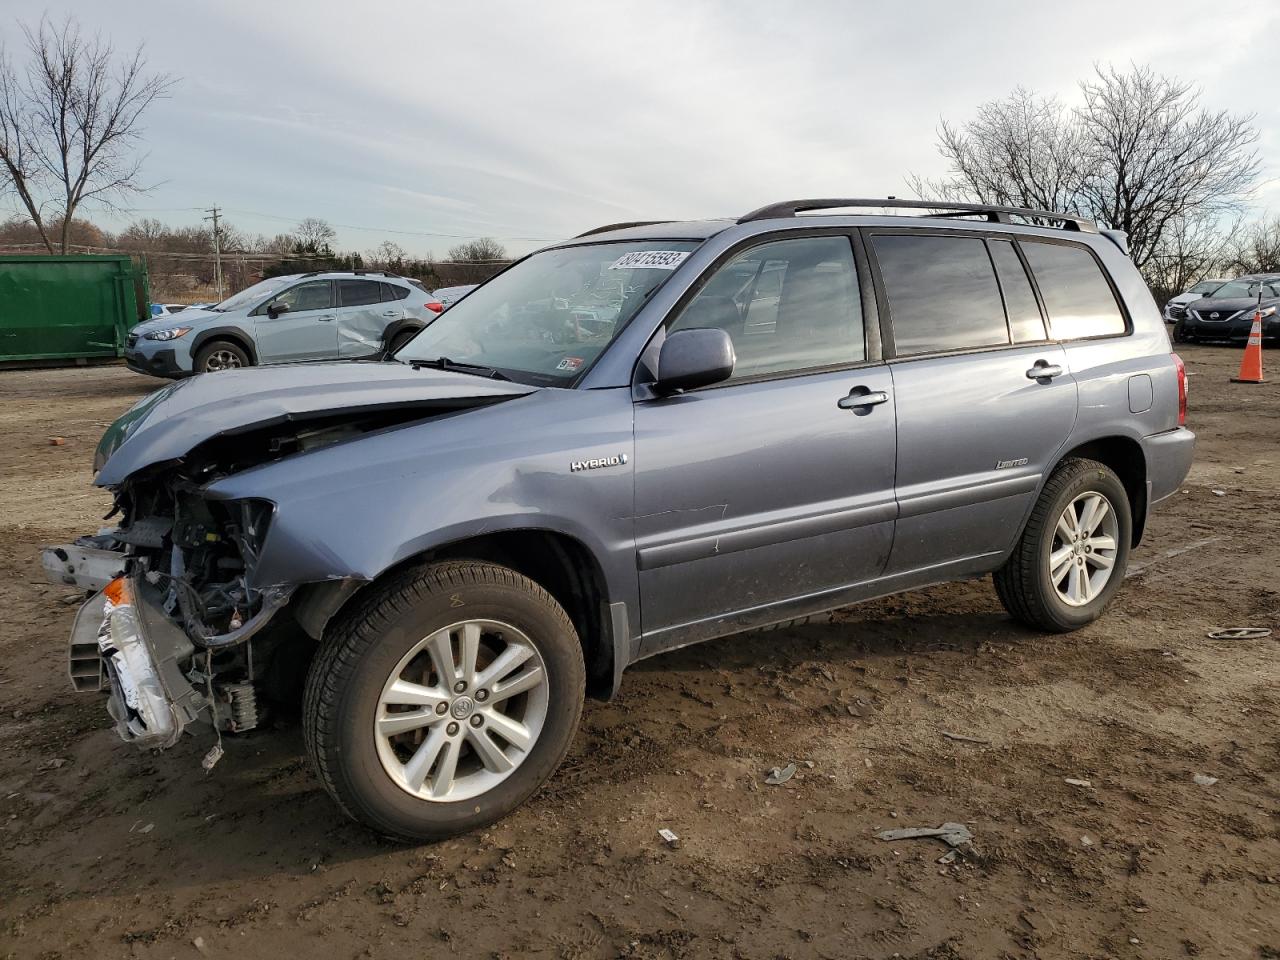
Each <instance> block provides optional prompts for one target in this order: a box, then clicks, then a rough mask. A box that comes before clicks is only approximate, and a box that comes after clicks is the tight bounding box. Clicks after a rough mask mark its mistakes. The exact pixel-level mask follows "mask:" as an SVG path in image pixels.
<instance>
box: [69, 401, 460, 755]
mask: <svg viewBox="0 0 1280 960" xmlns="http://www.w3.org/2000/svg"><path fill="white" fill-rule="evenodd" d="M440 412H441V410H440V407H439V405H435V406H433V408H432V409H431V410H430V412H429V413H425V414H424V410H423V409H422V408H421V407H415V406H405V405H400V406H397V407H394V408H387V409H381V410H375V411H368V412H365V413H364V414H363V415H360V416H356V415H353V414H352V413H349V412H344V413H340V414H329V415H324V416H318V417H312V418H309V419H306V420H302V421H297V420H282V421H280V422H277V423H273V424H269V425H265V426H263V425H259V426H256V427H254V428H253V429H251V430H247V431H243V432H238V433H232V434H222V435H219V436H216V437H213V438H210V439H209V440H207V441H205V442H204V443H202V444H199V445H198V446H196V447H194V448H193V449H192V450H191V451H190V453H189V454H188V455H187V456H185V457H183V458H182V459H181V460H180V461H176V462H170V463H166V464H159V465H156V466H155V467H152V468H149V469H147V470H144V471H140V472H139V473H138V474H136V475H134V476H131V477H129V478H128V479H127V480H126V481H125V482H123V483H122V484H120V485H119V486H118V487H117V488H116V489H115V490H114V494H115V508H114V509H113V511H112V512H111V514H109V515H108V518H107V519H113V518H116V517H118V518H119V523H118V526H116V527H114V528H107V529H103V530H102V531H100V532H99V533H98V534H97V535H96V536H92V537H83V538H81V539H80V540H78V541H76V543H75V544H69V545H66V546H63V547H56V548H51V549H50V550H48V551H46V554H45V567H46V569H47V570H48V571H49V573H50V576H51V577H60V578H61V581H62V582H65V583H68V584H75V585H77V586H80V587H82V588H85V589H98V588H100V587H101V586H102V585H103V582H104V581H107V580H109V581H110V582H109V583H107V586H106V591H105V592H106V593H107V594H108V595H112V596H116V597H117V600H116V601H115V602H114V603H112V602H108V603H107V604H106V607H105V610H104V611H103V612H102V627H101V628H100V629H98V630H97V634H96V636H94V635H93V634H92V629H94V628H95V627H96V624H88V625H86V626H85V627H83V628H82V629H81V630H80V631H78V632H79V634H80V635H79V636H78V637H74V636H73V639H72V648H71V671H72V681H73V684H74V685H75V686H76V687H77V689H81V690H89V689H103V688H110V690H111V692H112V696H113V703H112V708H111V712H112V714H113V716H115V717H116V719H117V727H118V729H119V730H120V733H121V736H122V737H124V738H125V739H129V740H138V741H139V742H142V743H147V744H149V745H154V746H168V745H170V744H171V743H172V742H174V741H175V740H176V737H177V736H178V735H179V734H180V733H181V729H182V727H183V726H185V725H186V723H187V722H190V720H192V719H195V718H196V717H197V715H201V717H200V718H201V719H205V720H211V721H212V722H214V723H215V725H216V726H217V727H218V728H219V729H220V730H227V731H232V732H243V731H246V730H250V729H253V728H254V727H255V726H257V725H258V724H259V722H260V721H261V720H262V718H263V715H264V707H263V705H262V704H261V703H260V702H259V697H258V694H259V692H260V691H261V689H262V688H263V686H264V681H265V680H267V679H269V678H270V677H271V675H272V674H275V675H277V678H278V675H280V674H281V670H280V665H279V664H277V663H275V662H274V661H275V660H276V659H277V654H278V653H280V652H281V651H282V650H288V651H289V652H290V653H296V654H298V656H299V657H305V656H306V655H308V654H309V652H310V647H311V644H310V643H307V642H306V641H307V638H306V636H305V634H304V633H303V632H302V631H301V629H300V628H299V627H298V625H297V623H296V622H295V621H294V620H293V618H292V617H277V616H276V614H277V613H279V612H280V611H281V609H282V608H283V607H284V606H285V605H286V604H287V603H288V601H289V599H290V596H291V595H292V593H293V590H294V587H295V586H296V585H288V584H260V583H257V582H256V581H255V579H254V571H255V568H256V566H257V562H258V558H259V554H260V551H261V548H262V544H263V541H264V539H265V537H266V535H267V532H268V530H269V528H270V524H271V518H272V513H273V510H274V505H273V504H272V503H270V502H269V501H266V500H254V499H247V500H217V499H213V498H210V497H207V496H206V495H205V488H206V487H207V485H208V484H210V483H213V482H215V481H217V480H220V479H222V478H223V477H227V476H230V475H232V474H235V473H238V472H240V471H243V470H246V469H249V468H251V467H254V466H258V465H261V464H264V463H268V462H271V461H274V460H279V459H283V458H285V457H290V456H294V455H298V454H303V453H305V452H307V451H309V450H315V449H318V448H320V447H324V446H328V445H330V444H333V443H337V442H339V441H342V440H346V439H349V438H352V437H356V436H361V435H364V434H367V433H370V432H373V431H377V430H385V429H389V428H394V427H396V426H399V425H401V424H404V423H408V422H417V421H421V420H422V419H424V416H430V415H438V414H439V413H440ZM86 558H87V559H88V561H89V563H88V564H86V565H84V566H83V567H82V566H81V565H80V562H81V561H84V560H85V559H86ZM90 567H91V568H92V569H89V568H90ZM105 570H110V571H112V572H111V573H108V574H103V571H105ZM116 574H120V576H118V577H117V576H116ZM119 597H127V598H128V599H127V601H122V600H119V599H118V598H119ZM144 608H145V609H144ZM148 616H149V617H150V620H151V623H152V628H151V630H150V634H149V635H148V637H147V640H146V643H145V644H144V643H142V642H140V641H138V639H137V637H136V636H135V634H137V633H141V632H142V631H143V629H144V627H145V625H146V623H147V622H148ZM157 617H159V618H163V619H164V620H165V621H167V623H166V624H156V623H155V621H156V619H157ZM157 626H160V627H161V629H156V627H157ZM169 628H177V629H169ZM161 634H162V635H163V636H159V635H161ZM300 642H301V644H302V649H301V650H299V647H298V645H299V644H300ZM285 674H286V676H288V675H293V676H298V675H300V672H299V670H298V669H297V668H296V667H295V668H294V669H292V670H286V671H285ZM162 676H163V682H162V680H161V677H162ZM286 682H287V680H286ZM178 687H181V689H175V688H178ZM278 687H279V684H278V683H277V684H275V688H277V689H278ZM148 693H151V694H152V696H151V697H150V698H149V697H148ZM166 700H167V701H168V703H165V702H164V701H166ZM174 702H180V703H181V706H182V708H181V709H172V708H171V707H170V704H172V703H174ZM205 707H209V708H210V709H208V710H206V709H204V708H205ZM175 720H176V723H175Z"/></svg>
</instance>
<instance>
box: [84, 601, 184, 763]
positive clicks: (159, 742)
mask: <svg viewBox="0 0 1280 960" xmlns="http://www.w3.org/2000/svg"><path fill="white" fill-rule="evenodd" d="M193 653H194V648H193V647H192V645H191V641H190V640H189V639H188V638H187V636H186V634H184V633H183V632H182V631H181V630H179V629H178V628H177V627H176V626H174V625H173V624H172V623H171V622H170V621H169V619H168V617H166V616H165V614H164V611H163V610H162V609H161V608H160V595H159V593H158V591H157V590H156V588H155V587H152V586H151V585H150V584H148V583H147V582H146V581H145V580H142V579H141V578H138V577H131V578H129V590H128V596H127V597H125V599H124V600H123V601H122V602H121V603H120V604H118V605H116V604H112V603H111V601H110V600H108V599H107V597H106V595H105V594H102V593H99V594H95V595H94V596H93V597H92V598H90V599H89V600H88V601H86V602H85V604H84V605H83V606H82V607H81V608H80V612H79V613H78V614H77V615H76V622H75V625H74V626H73V627H72V630H71V640H70V644H69V649H68V660H69V664H70V672H71V685H72V686H73V687H74V688H75V689H76V690H78V691H83V692H90V691H94V690H101V689H103V688H105V689H106V691H107V693H108V696H109V699H108V701H107V712H108V713H109V714H110V715H111V718H112V719H113V720H114V721H115V727H116V733H117V734H119V736H120V739H121V740H124V741H125V742H126V743H132V744H134V745H136V746H139V747H146V748H152V749H154V748H161V749H163V748H165V747H171V746H173V745H174V744H175V743H177V742H178V738H179V737H180V736H182V731H183V730H184V729H185V728H186V726H187V725H188V724H189V723H191V721H193V720H195V719H196V717H197V716H198V715H199V713H200V712H201V711H202V710H204V709H205V708H206V707H207V706H208V701H207V700H206V698H205V696H204V695H203V694H202V693H201V692H200V691H199V690H197V689H196V688H195V687H194V686H193V685H192V684H191V682H190V681H188V680H187V678H186V677H185V676H184V675H183V672H182V668H181V666H180V665H181V664H185V663H187V662H189V661H190V659H191V656H192V654H193Z"/></svg>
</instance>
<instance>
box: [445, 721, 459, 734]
mask: <svg viewBox="0 0 1280 960" xmlns="http://www.w3.org/2000/svg"><path fill="white" fill-rule="evenodd" d="M445 732H446V733H447V734H449V736H451V737H452V736H453V735H454V734H455V733H457V732H458V725H457V724H456V723H451V724H449V726H448V727H446V728H445Z"/></svg>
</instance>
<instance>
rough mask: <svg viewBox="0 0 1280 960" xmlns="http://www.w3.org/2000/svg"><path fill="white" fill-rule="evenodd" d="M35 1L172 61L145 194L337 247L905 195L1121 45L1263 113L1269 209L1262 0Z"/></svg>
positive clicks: (31, 18) (1274, 106)
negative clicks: (956, 129)
mask: <svg viewBox="0 0 1280 960" xmlns="http://www.w3.org/2000/svg"><path fill="white" fill-rule="evenodd" d="M46 11H47V12H48V13H49V14H50V15H51V16H54V17H61V16H63V15H65V14H67V13H71V14H73V15H75V16H76V17H78V18H79V19H80V21H81V23H82V24H83V25H84V26H86V27H88V28H90V29H92V30H101V31H102V32H103V33H104V35H106V36H109V37H110V38H111V39H112V40H113V41H114V43H115V44H116V45H117V46H118V47H122V48H124V47H132V46H134V45H135V44H137V43H139V42H144V43H145V44H146V49H147V54H148V56H149V58H150V61H151V64H152V65H153V67H155V68H156V69H159V70H164V71H166V72H169V73H172V74H174V75H175V76H177V77H179V78H180V82H179V83H178V84H177V86H176V87H175V88H174V91H173V94H172V97H171V98H170V99H168V100H166V101H163V102H161V103H158V104H157V105H156V106H154V107H153V108H152V110H151V112H150V113H149V114H148V115H147V118H146V127H147V142H148V145H149V150H150V156H149V159H148V161H147V164H146V167H145V171H144V172H145V176H146V177H147V178H148V179H149V181H150V182H153V183H156V184H158V186H157V187H156V189H155V190H154V191H153V192H151V193H150V194H148V195H146V196H143V197H139V198H137V199H136V200H134V201H132V204H133V205H134V206H136V208H137V212H136V214H135V216H154V217H157V218H159V219H162V220H165V221H167V222H170V223H173V224H180V223H195V222H197V221H198V220H199V217H200V214H199V213H198V212H197V211H196V210H194V209H192V208H200V207H206V206H209V205H211V204H213V203H218V204H220V205H221V206H223V207H224V208H225V209H226V215H227V218H228V220H229V221H230V222H231V223H233V224H234V225H235V226H237V227H239V228H241V229H244V230H248V231H251V232H256V233H266V234H275V233H279V232H284V231H287V230H289V229H290V227H291V226H292V224H294V223H296V221H297V220H299V219H301V218H303V217H308V216H317V217H323V218H325V219H327V220H329V221H330V222H331V223H333V224H334V225H335V226H336V227H337V228H338V238H339V245H340V246H342V247H343V248H347V249H358V250H367V249H370V248H372V247H374V246H376V245H377V243H379V242H380V241H382V240H384V239H391V240H395V241H396V242H398V243H400V244H401V245H402V246H403V247H405V248H406V249H407V250H409V251H410V252H411V253H415V254H425V253H427V252H428V251H435V252H436V253H438V254H442V253H443V252H444V251H445V250H446V249H447V248H448V247H449V246H450V245H451V244H452V243H455V242H457V240H456V239H455V237H463V238H470V237H478V236H493V237H496V238H498V239H499V240H501V241H503V242H504V243H506V244H507V246H508V248H509V249H511V250H512V251H513V252H523V251H525V250H528V249H530V248H532V247H535V246H538V245H539V244H540V242H541V241H545V240H554V239H558V238H561V237H565V236H570V235H573V234H575V233H579V232H581V231H582V230H585V229H588V228H590V227H593V226H597V225H599V224H602V223H607V222H612V221H618V220H630V219H658V218H696V217H708V216H726V215H730V214H739V213H742V212H745V211H746V210H748V209H751V208H753V207H756V206H759V205H762V204H764V203H767V202H770V201H774V200H780V199H786V198H793V197H802V196H849V195H855V196H885V195H889V194H893V195H897V196H905V195H909V191H908V189H907V186H906V182H905V178H906V177H907V175H908V174H910V173H913V172H915V173H921V174H925V175H937V174H940V173H941V172H943V164H942V161H941V160H940V159H939V157H938V155H937V151H936V137H935V131H936V128H937V124H938V121H939V120H940V119H942V118H946V119H948V120H954V121H962V120H964V119H966V118H968V117H969V116H971V115H972V112H973V109H974V107H975V106H976V105H977V104H979V103H981V102H983V101H985V100H989V99H993V98H997V97H1002V96H1004V95H1006V94H1007V93H1008V92H1009V91H1010V90H1011V89H1012V88H1013V87H1014V86H1016V85H1018V84H1021V85H1024V86H1028V87H1031V88H1033V89H1035V90H1037V91H1041V92H1045V93H1050V92H1052V93H1057V94H1059V95H1061V96H1062V97H1063V98H1064V99H1067V100H1072V99H1074V98H1075V95H1076V82H1077V81H1078V80H1079V79H1080V78H1082V77H1085V76H1087V75H1088V74H1089V73H1090V72H1091V70H1092V65H1093V63H1095V62H1114V63H1118V64H1127V63H1128V62H1130V61H1134V62H1137V63H1142V64H1150V65H1151V66H1153V67H1155V68H1156V69H1157V70H1159V71H1161V72H1164V73H1168V74H1172V75H1176V76H1178V77H1182V78H1186V79H1189V80H1193V81H1195V82H1196V83H1197V84H1199V85H1200V86H1201V88H1202V91H1203V100H1204V104H1205V105H1206V106H1209V107H1212V108H1215V109H1221V108H1228V109H1231V110H1236V111H1240V112H1246V113H1256V114H1257V125H1258V128H1259V130H1260V132H1261V134H1262V141H1261V144H1260V149H1261V153H1262V156H1263V160H1264V174H1263V176H1264V178H1265V179H1266V182H1265V183H1264V184H1263V185H1262V188H1261V189H1260V191H1259V194H1258V199H1257V203H1258V206H1259V209H1267V210H1270V211H1272V212H1280V153H1278V148H1280V97H1277V96H1276V92H1277V83H1276V80H1275V76H1274V68H1275V50H1276V46H1275V43H1276V41H1275V38H1276V36H1277V26H1280V3H1277V2H1275V0H1255V2H1249V0H1215V2H1213V3H1205V2H1203V0H1194V2H1192V0H1155V2H1117V0H1106V2H1088V3H1070V2H1061V3H1053V4H1047V3H1027V2H1025V0H1018V2H1002V0H990V2H981V3H979V2H972V0H970V2H962V3H957V2H954V0H937V2H918V3H912V2H908V0H900V2H898V3H895V4H892V5H891V4H882V3H871V2H865V3H853V2H799V0H767V2H756V0H733V2H728V0H726V2H721V3H711V2H695V0H680V2H663V0H643V2H627V3H616V4H614V3H605V2H591V3H586V2H584V3H577V2H572V3H571V2H560V0H541V2H516V0H512V2H507V3H488V2H480V0H468V2H457V3H448V4H446V3H429V2H381V0H372V2H365V3H352V2H350V0H344V2H342V3H333V2H331V0H309V2H297V3H294V2H281V0H265V2H264V0H257V2H252V3H248V2H238V0H222V2H218V3H200V4H195V3H181V2H179V3H175V2H172V0H164V2H144V0H133V2H123V0H122V2H109V0H81V2H64V3H40V2H31V0H6V2H5V16H4V18H3V21H2V22H0V39H2V40H3V41H4V43H5V45H6V46H7V47H8V48H9V49H10V50H11V51H12V53H13V54H15V55H17V56H21V50H20V47H21V42H22V38H21V35H20V33H19V31H18V27H17V25H16V21H28V22H35V21H38V19H39V17H40V16H41V14H43V13H45V12H46ZM0 202H2V201H0ZM9 206H10V207H12V203H10V204H9ZM93 219H95V220H97V221H98V222H100V223H101V224H102V225H104V226H107V227H109V228H113V229H118V228H119V227H121V226H123V225H124V224H125V223H126V222H127V221H128V219H129V217H127V216H126V217H123V218H122V217H119V216H106V215H94V217H93ZM365 227H368V228H374V229H358V228H365Z"/></svg>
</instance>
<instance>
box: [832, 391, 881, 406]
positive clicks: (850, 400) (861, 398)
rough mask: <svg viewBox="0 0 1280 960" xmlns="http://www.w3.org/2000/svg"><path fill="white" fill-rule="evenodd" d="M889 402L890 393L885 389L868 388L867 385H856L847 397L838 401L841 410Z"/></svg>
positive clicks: (837, 404)
mask: <svg viewBox="0 0 1280 960" xmlns="http://www.w3.org/2000/svg"><path fill="white" fill-rule="evenodd" d="M888 402H889V395H888V394H887V393H885V392H884V391H883V390H868V389H867V388H866V387H854V388H853V389H852V390H850V391H849V395H848V396H847V397H841V398H840V399H839V400H837V401H836V406H837V407H839V408H840V409H841V410H858V409H860V408H861V407H875V406H878V405H880V404H882V403H888Z"/></svg>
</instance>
